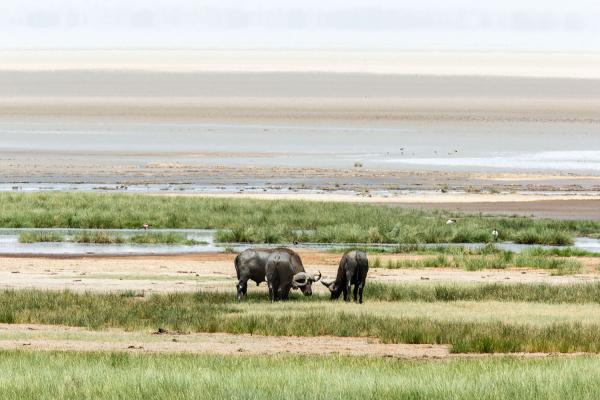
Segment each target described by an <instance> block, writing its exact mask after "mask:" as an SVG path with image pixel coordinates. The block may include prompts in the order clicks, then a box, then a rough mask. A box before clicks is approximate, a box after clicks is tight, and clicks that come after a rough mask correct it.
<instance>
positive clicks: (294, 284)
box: [266, 248, 321, 301]
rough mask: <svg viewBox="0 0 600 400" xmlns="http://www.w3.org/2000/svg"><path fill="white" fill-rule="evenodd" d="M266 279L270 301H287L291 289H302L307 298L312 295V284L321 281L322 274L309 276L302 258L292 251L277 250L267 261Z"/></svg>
mask: <svg viewBox="0 0 600 400" xmlns="http://www.w3.org/2000/svg"><path fill="white" fill-rule="evenodd" d="M266 279H267V285H269V300H271V301H276V300H287V299H288V298H289V294H290V290H291V289H300V290H301V291H302V293H304V295H305V296H310V295H311V294H312V283H313V282H317V281H318V280H319V279H321V273H320V272H319V274H318V276H317V275H309V274H307V273H306V271H305V270H304V266H303V265H302V260H301V259H300V256H299V255H298V254H297V253H296V252H294V251H293V250H290V249H284V248H281V249H275V250H273V251H272V252H271V254H270V255H269V257H268V259H267V266H266Z"/></svg>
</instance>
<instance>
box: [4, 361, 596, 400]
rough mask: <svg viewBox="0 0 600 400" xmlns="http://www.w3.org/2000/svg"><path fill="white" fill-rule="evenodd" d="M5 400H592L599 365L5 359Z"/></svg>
mask: <svg viewBox="0 0 600 400" xmlns="http://www.w3.org/2000/svg"><path fill="white" fill-rule="evenodd" d="M0 354H1V356H0V368H1V369H2V371H3V373H2V374H1V376H0V386H1V387H2V391H0V399H25V400H27V399H38V398H53V399H81V398H102V399H125V398H126V399H144V400H148V399H161V400H165V399H196V398H199V396H201V397H202V398H206V399H219V398H220V399H226V398H229V399H232V398H235V399H242V398H243V399H247V398H248V399H250V398H251V399H281V398H286V399H307V398H309V399H337V398H345V399H367V398H378V399H398V398H407V399H432V398H438V399H441V398H443V399H461V400H470V399H473V400H475V399H477V400H479V399H515V398H518V399H540V398H544V399H564V398H569V399H593V398H595V397H596V395H597V393H598V392H599V391H600V383H599V382H600V381H599V380H598V379H597V378H598V376H599V375H600V361H598V359H597V358H586V357H578V358H572V359H561V358H553V359H544V360H527V359H514V358H501V359H486V360H453V361H444V362H440V361H430V362H408V361H400V360H393V359H380V358H356V357H355V358H350V357H340V356H327V357H319V356H305V357H291V356H283V357H264V356H263V357H260V356H253V357H251V356H228V357H223V356H195V355H151V354H141V355H134V354H126V353H72V352H25V351H10V352H2V353H0Z"/></svg>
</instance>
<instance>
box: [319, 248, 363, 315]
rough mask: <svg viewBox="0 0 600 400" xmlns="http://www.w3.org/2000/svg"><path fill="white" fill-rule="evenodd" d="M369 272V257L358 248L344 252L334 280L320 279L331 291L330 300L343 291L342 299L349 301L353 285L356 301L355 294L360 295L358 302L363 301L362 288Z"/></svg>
mask: <svg viewBox="0 0 600 400" xmlns="http://www.w3.org/2000/svg"><path fill="white" fill-rule="evenodd" d="M368 272H369V259H368V258H367V253H365V252H364V251H360V250H353V251H348V252H346V253H344V255H343V256H342V259H341V260H340V266H339V267H338V272H337V276H336V278H335V280H333V281H329V282H326V281H324V280H323V281H321V283H322V284H323V285H325V286H327V288H328V289H329V291H330V292H331V300H335V299H337V298H339V297H340V294H342V293H344V301H350V287H351V285H354V301H355V302H356V301H357V295H358V297H360V299H359V300H358V302H359V303H361V304H362V302H363V290H364V288H365V284H366V283H367V273H368Z"/></svg>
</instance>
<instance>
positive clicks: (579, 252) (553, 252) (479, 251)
mask: <svg viewBox="0 0 600 400" xmlns="http://www.w3.org/2000/svg"><path fill="white" fill-rule="evenodd" d="M350 250H362V251H365V252H367V253H369V254H418V255H437V254H446V255H456V256H461V255H462V256H477V255H491V254H501V253H507V252H510V253H512V252H511V251H508V250H502V249H500V248H499V247H498V246H496V245H495V244H494V243H487V244H486V245H484V246H481V247H478V248H468V247H466V246H463V245H448V246H442V245H437V246H435V245H434V246H426V245H423V244H403V245H398V246H392V247H385V248H384V247H378V246H376V245H370V246H369V245H365V246H352V247H345V248H335V249H331V250H329V252H330V253H335V254H338V253H344V252H346V251H350ZM522 254H525V255H529V256H556V257H600V253H598V252H593V251H588V250H583V249H578V248H575V247H562V248H543V247H541V246H534V247H531V248H528V249H525V250H523V252H522Z"/></svg>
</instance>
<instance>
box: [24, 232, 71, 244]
mask: <svg viewBox="0 0 600 400" xmlns="http://www.w3.org/2000/svg"><path fill="white" fill-rule="evenodd" d="M64 240H65V237H64V236H63V235H61V234H59V233H56V232H23V233H21V234H19V242H20V243H40V242H62V241H64Z"/></svg>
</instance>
